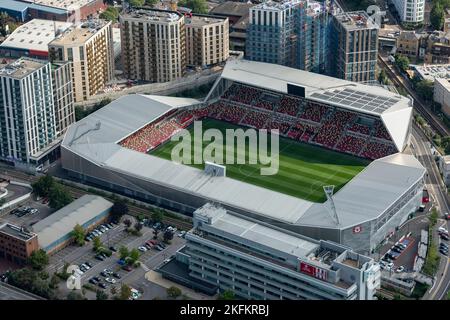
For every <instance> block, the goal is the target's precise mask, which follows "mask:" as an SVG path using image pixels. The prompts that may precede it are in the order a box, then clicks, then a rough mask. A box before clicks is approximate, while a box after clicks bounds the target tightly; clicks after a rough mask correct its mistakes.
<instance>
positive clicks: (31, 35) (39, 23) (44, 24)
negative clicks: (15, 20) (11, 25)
mask: <svg viewBox="0 0 450 320" xmlns="http://www.w3.org/2000/svg"><path fill="white" fill-rule="evenodd" d="M71 25H72V23H70V22H60V21H51V20H42V19H33V20H31V21H29V22H27V23H25V24H24V25H21V26H20V27H18V28H17V29H16V30H14V32H13V33H12V34H11V35H10V36H9V37H8V38H6V40H5V41H4V42H3V43H2V44H1V45H0V47H2V48H15V49H25V50H36V51H42V52H48V44H49V43H50V42H51V41H52V40H53V39H55V27H56V30H66V29H67V28H69V27H70V26H71Z"/></svg>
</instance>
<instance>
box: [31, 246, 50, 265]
mask: <svg viewBox="0 0 450 320" xmlns="http://www.w3.org/2000/svg"><path fill="white" fill-rule="evenodd" d="M28 263H29V264H30V265H31V267H32V268H33V269H35V270H42V269H44V267H45V266H46V265H48V256H47V253H46V252H45V251H44V250H42V249H39V250H36V251H33V253H32V254H31V255H30V257H29V258H28Z"/></svg>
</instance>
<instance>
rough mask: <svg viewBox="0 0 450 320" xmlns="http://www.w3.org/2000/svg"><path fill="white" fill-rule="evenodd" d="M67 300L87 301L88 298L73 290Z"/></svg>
mask: <svg viewBox="0 0 450 320" xmlns="http://www.w3.org/2000/svg"><path fill="white" fill-rule="evenodd" d="M67 300H86V298H85V297H84V296H83V295H82V294H81V293H79V292H76V291H75V290H73V291H70V293H69V294H68V295H67Z"/></svg>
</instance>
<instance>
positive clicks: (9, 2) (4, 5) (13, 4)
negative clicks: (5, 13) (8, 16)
mask: <svg viewBox="0 0 450 320" xmlns="http://www.w3.org/2000/svg"><path fill="white" fill-rule="evenodd" d="M28 6H29V5H28V4H26V3H23V2H19V1H14V0H2V1H1V2H0V9H8V10H13V11H20V12H23V11H25V10H27V8H28Z"/></svg>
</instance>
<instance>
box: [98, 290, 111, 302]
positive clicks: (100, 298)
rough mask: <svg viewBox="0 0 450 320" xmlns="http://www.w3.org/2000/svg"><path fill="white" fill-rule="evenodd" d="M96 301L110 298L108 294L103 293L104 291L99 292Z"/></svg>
mask: <svg viewBox="0 0 450 320" xmlns="http://www.w3.org/2000/svg"><path fill="white" fill-rule="evenodd" d="M96 299H97V300H108V299H109V296H108V294H107V293H106V292H103V290H97V294H96Z"/></svg>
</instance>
